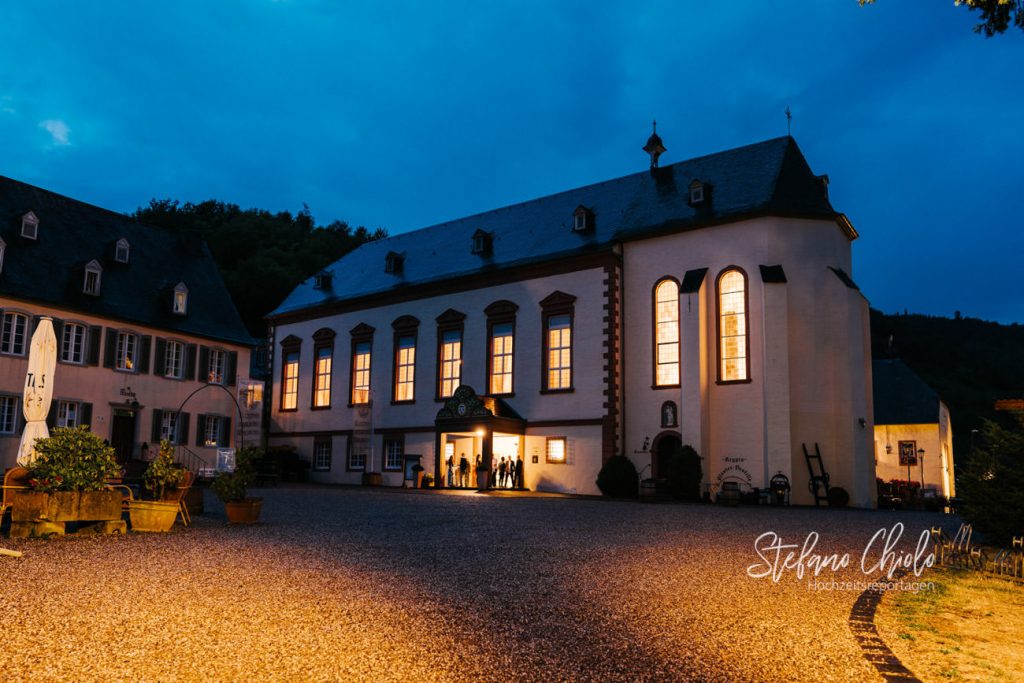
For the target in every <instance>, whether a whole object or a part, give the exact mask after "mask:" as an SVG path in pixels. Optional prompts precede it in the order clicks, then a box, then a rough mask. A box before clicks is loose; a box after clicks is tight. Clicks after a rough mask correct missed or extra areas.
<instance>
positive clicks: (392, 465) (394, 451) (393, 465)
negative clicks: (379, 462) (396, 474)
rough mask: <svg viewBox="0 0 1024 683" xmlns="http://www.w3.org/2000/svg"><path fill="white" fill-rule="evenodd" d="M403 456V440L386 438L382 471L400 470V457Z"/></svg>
mask: <svg viewBox="0 0 1024 683" xmlns="http://www.w3.org/2000/svg"><path fill="white" fill-rule="evenodd" d="M404 454H405V439H403V438H402V437H386V438H385V439H384V469H385V470H390V471H396V470H401V469H402V465H403V462H402V457H403V455H404Z"/></svg>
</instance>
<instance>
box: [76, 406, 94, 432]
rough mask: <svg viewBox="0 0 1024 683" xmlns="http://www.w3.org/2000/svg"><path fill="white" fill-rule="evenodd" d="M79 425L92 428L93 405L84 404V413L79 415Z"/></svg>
mask: <svg viewBox="0 0 1024 683" xmlns="http://www.w3.org/2000/svg"><path fill="white" fill-rule="evenodd" d="M78 424H80V425H86V426H87V427H92V404H91V403H83V404H82V411H81V412H80V413H79V417H78Z"/></svg>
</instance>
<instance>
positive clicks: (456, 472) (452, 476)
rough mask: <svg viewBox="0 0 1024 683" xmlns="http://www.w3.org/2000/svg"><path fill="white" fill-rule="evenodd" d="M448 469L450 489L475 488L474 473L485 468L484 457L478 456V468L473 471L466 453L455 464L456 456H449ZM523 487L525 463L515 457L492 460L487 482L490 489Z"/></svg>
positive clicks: (446, 462) (446, 461)
mask: <svg viewBox="0 0 1024 683" xmlns="http://www.w3.org/2000/svg"><path fill="white" fill-rule="evenodd" d="M445 466H446V468H447V472H448V476H447V485H448V487H449V488H452V487H458V488H469V487H471V486H475V481H474V479H473V474H472V472H473V471H478V470H479V469H480V468H481V467H483V456H481V455H480V454H479V453H478V454H477V456H476V468H475V469H471V468H470V466H469V459H468V458H466V454H465V453H461V454H460V455H459V461H458V462H457V463H456V462H455V456H454V455H449V456H448V458H447V459H446V460H445ZM522 485H523V461H522V459H521V458H516V457H515V456H514V455H510V456H509V457H507V458H506V457H505V456H501V457H500V458H499V459H494V458H491V472H490V477H489V478H488V481H487V486H488V488H502V489H505V488H512V489H514V488H520V487H522Z"/></svg>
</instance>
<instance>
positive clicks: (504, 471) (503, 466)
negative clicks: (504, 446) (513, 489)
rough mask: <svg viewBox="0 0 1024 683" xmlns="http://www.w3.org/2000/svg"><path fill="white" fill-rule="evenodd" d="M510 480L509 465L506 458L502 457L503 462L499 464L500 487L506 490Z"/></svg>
mask: <svg viewBox="0 0 1024 683" xmlns="http://www.w3.org/2000/svg"><path fill="white" fill-rule="evenodd" d="M507 479H508V463H507V462H505V456H504V455H503V456H501V462H500V463H498V486H500V487H501V488H505V481H506V480H507Z"/></svg>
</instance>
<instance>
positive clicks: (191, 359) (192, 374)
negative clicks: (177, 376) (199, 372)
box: [185, 344, 196, 380]
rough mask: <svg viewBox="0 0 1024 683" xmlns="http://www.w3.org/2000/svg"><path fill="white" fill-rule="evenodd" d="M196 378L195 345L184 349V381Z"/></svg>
mask: <svg viewBox="0 0 1024 683" xmlns="http://www.w3.org/2000/svg"><path fill="white" fill-rule="evenodd" d="M195 378H196V345H195V344H189V345H188V346H186V347H185V379H187V380H193V379H195Z"/></svg>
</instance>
